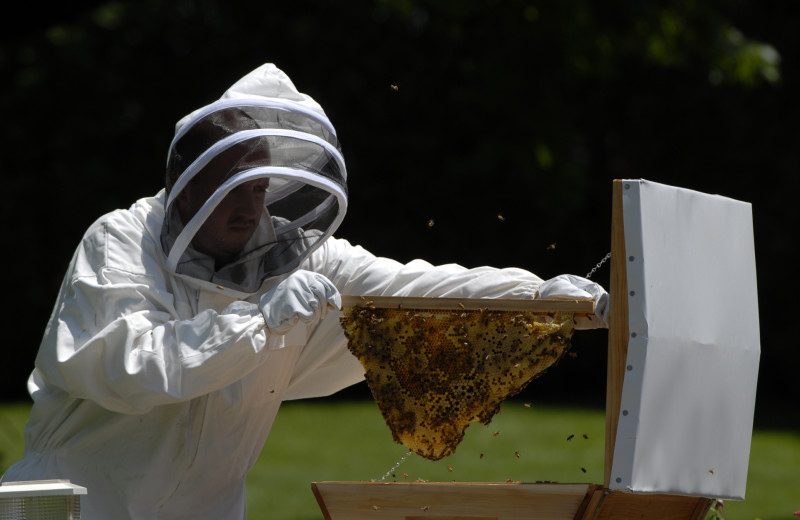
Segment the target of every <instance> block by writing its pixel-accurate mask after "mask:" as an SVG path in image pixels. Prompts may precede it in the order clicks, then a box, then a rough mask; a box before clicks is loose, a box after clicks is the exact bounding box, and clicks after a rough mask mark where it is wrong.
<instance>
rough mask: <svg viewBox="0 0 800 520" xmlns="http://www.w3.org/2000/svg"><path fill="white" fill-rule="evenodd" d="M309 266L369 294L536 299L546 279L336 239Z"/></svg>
mask: <svg viewBox="0 0 800 520" xmlns="http://www.w3.org/2000/svg"><path fill="white" fill-rule="evenodd" d="M309 268H310V270H314V271H317V272H321V273H323V274H324V275H325V276H327V277H328V278H329V279H330V280H331V281H333V283H334V285H336V287H337V288H338V289H339V291H340V292H341V293H342V294H354V295H370V296H416V297H422V296H428V297H440V298H443V297H452V298H518V299H533V298H535V296H536V291H537V289H538V288H539V286H540V285H541V284H542V282H543V280H542V279H541V278H539V277H538V276H536V275H535V274H533V273H531V272H528V271H526V270H523V269H517V268H504V269H498V268H495V267H486V266H484V267H476V268H472V269H467V268H466V267H463V266H460V265H457V264H445V265H437V266H434V265H431V264H430V263H428V262H426V261H424V260H413V261H411V262H409V263H407V264H401V263H400V262H397V261H395V260H391V259H388V258H381V257H376V256H375V255H373V254H371V253H370V252H369V251H367V250H365V249H364V248H362V247H360V246H353V245H351V244H350V243H349V242H348V241H347V240H342V239H333V238H332V239H329V240H327V241H326V242H325V244H324V245H323V247H322V248H321V250H320V252H318V253H315V254H314V255H313V256H312V258H311V260H310V261H309Z"/></svg>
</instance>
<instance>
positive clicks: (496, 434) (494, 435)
mask: <svg viewBox="0 0 800 520" xmlns="http://www.w3.org/2000/svg"><path fill="white" fill-rule="evenodd" d="M498 435H500V432H494V433H493V434H492V437H497V436H498Z"/></svg>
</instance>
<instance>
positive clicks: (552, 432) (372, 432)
mask: <svg viewBox="0 0 800 520" xmlns="http://www.w3.org/2000/svg"><path fill="white" fill-rule="evenodd" d="M28 409H29V406H28V405H27V404H19V405H2V406H0V470H4V469H5V467H7V466H8V465H9V464H11V463H12V462H13V461H15V460H17V459H18V458H19V457H20V456H21V455H22V428H23V426H24V423H25V419H26V417H27V412H28ZM495 432H499V433H498V434H497V435H494V433H495ZM603 432H604V414H603V411H602V410H584V409H577V408H558V407H553V406H539V405H536V404H535V403H534V404H533V406H532V407H531V408H526V407H525V406H523V403H522V402H521V401H515V400H509V401H507V402H506V403H505V404H504V405H503V409H502V412H501V413H500V414H498V415H497V416H495V418H494V420H493V421H492V423H491V424H490V425H489V426H483V425H479V424H473V425H471V426H470V427H469V428H468V429H467V433H466V436H465V439H464V441H463V442H462V443H461V445H459V447H458V450H457V451H456V453H454V454H453V455H452V456H450V457H447V458H446V459H444V460H442V461H439V462H430V461H426V460H424V459H422V458H420V457H418V456H416V455H414V456H411V457H410V458H408V459H407V460H406V461H405V462H404V463H403V464H401V465H400V466H399V467H398V468H397V469H396V471H395V472H394V476H389V477H388V478H387V480H388V481H391V480H397V481H404V480H407V481H413V480H417V479H425V480H430V481H451V480H457V481H461V482H469V481H473V482H498V481H500V482H502V481H505V480H507V479H512V480H521V481H524V482H535V481H540V480H551V481H557V482H588V483H602V481H603V446H604V434H603ZM584 434H585V435H586V437H588V438H584ZM570 435H574V437H572V439H571V440H567V438H568V437H569V436H570ZM516 453H519V457H517V455H516ZM405 454H406V450H405V449H404V448H403V447H402V446H399V445H397V444H395V443H394V442H393V441H392V438H391V434H390V432H389V429H388V427H387V426H386V424H385V423H384V422H383V419H382V418H381V416H380V413H379V411H378V409H377V407H376V405H375V404H374V403H372V402H368V401H358V402H340V401H335V400H324V399H320V400H313V401H298V402H289V403H286V404H285V405H284V406H283V408H282V409H281V412H280V413H279V414H278V419H277V421H276V423H275V426H274V428H273V431H272V433H271V435H270V439H269V441H268V442H267V446H266V447H265V449H264V451H263V452H262V454H261V457H260V458H259V460H258V462H257V463H256V466H255V467H254V468H253V470H252V471H251V472H250V476H249V477H248V481H247V488H248V489H247V491H248V508H249V518H251V519H254V520H261V519H281V520H320V519H321V518H322V515H321V514H320V510H319V507H318V505H317V503H316V500H315V499H314V496H313V494H312V492H311V482H314V481H323V480H345V481H366V480H370V479H375V480H378V479H380V478H381V477H383V475H384V474H385V473H386V472H387V471H388V470H389V469H390V468H391V467H392V466H393V465H394V464H395V462H397V461H398V460H400V459H401V458H402V457H403V456H404V455H405ZM481 454H483V457H481ZM798 468H800V434H798V433H797V432H796V431H785V430H756V432H755V433H754V436H753V442H752V447H751V453H750V470H749V475H748V487H747V499H746V500H745V501H743V502H734V501H728V502H726V503H725V507H724V509H723V514H724V517H725V519H726V520H754V519H756V518H758V519H760V520H778V519H788V518H794V517H793V516H792V513H793V512H794V511H797V510H800V471H798ZM584 469H585V470H586V472H585V473H584V471H583V470H584ZM406 475H407V476H406Z"/></svg>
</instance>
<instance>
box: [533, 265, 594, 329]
mask: <svg viewBox="0 0 800 520" xmlns="http://www.w3.org/2000/svg"><path fill="white" fill-rule="evenodd" d="M537 297H538V298H549V299H553V300H577V299H592V300H594V302H595V305H594V316H576V317H575V328H576V329H600V328H604V329H607V328H608V307H609V302H608V293H607V292H606V290H605V289H603V288H602V287H601V286H599V285H597V284H596V283H594V282H592V281H591V280H589V279H587V278H581V277H580V276H575V275H572V274H562V275H559V276H556V277H555V278H551V279H549V280H547V281H546V282H544V283H543V284H542V285H540V286H539V294H538V296H537Z"/></svg>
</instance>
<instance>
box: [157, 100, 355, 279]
mask: <svg viewBox="0 0 800 520" xmlns="http://www.w3.org/2000/svg"><path fill="white" fill-rule="evenodd" d="M346 178H347V174H346V169H345V164H344V159H343V157H342V153H341V147H340V145H339V142H338V139H337V137H336V134H335V131H334V129H333V127H332V125H331V124H330V122H329V121H328V119H327V118H326V117H325V116H324V115H323V114H321V111H317V110H311V109H309V108H308V107H306V106H303V105H302V104H300V103H296V102H293V101H291V100H287V99H277V98H260V99H259V98H254V99H241V98H238V99H222V100H220V101H217V102H216V103H213V104H211V105H208V106H207V107H205V108H203V109H201V110H199V111H197V112H196V113H194V114H192V115H191V116H190V118H189V119H188V120H186V121H185V122H184V123H183V124H182V125H181V126H180V128H179V130H178V131H177V133H176V135H175V138H174V139H173V142H172V145H171V146H170V150H169V156H168V159H167V178H166V188H167V200H166V213H165V219H164V225H163V227H162V232H161V245H162V247H163V250H164V252H165V254H166V255H167V267H168V269H170V270H172V271H174V272H176V273H180V274H186V275H189V276H192V277H196V278H200V279H204V280H208V281H211V282H214V283H216V284H219V285H223V286H225V287H229V288H232V289H236V290H239V291H243V292H248V293H252V292H255V291H257V290H258V288H259V287H260V285H261V283H262V282H263V280H264V279H266V278H269V277H273V276H278V275H281V274H284V273H287V272H290V271H292V270H294V269H296V268H297V267H298V266H299V265H300V263H301V262H302V261H303V260H304V259H305V258H306V257H307V256H308V255H309V254H310V253H311V252H313V251H314V249H316V248H317V247H318V246H320V245H321V244H322V242H323V241H324V240H325V239H327V238H328V237H329V236H330V235H331V234H333V232H334V231H335V229H336V228H337V227H338V226H339V224H340V222H341V220H342V219H343V218H344V214H345V211H346V206H347V187H346ZM259 179H268V180H269V185H268V188H267V191H266V193H265V196H264V211H263V214H262V217H261V220H260V222H259V223H258V226H257V229H256V230H255V232H254V233H253V235H252V236H251V237H250V239H249V240H248V242H247V244H246V245H245V246H244V248H243V249H242V250H241V251H240V252H239V253H238V254H237V255H236V256H235V258H234V259H233V260H232V261H230V262H228V263H227V264H226V265H224V266H222V267H220V266H219V265H215V262H214V260H213V259H212V258H210V257H209V256H208V255H205V254H203V253H201V252H199V251H197V250H195V248H194V247H193V245H192V242H193V240H194V239H195V237H196V235H197V233H198V231H200V230H201V229H202V227H203V224H204V223H205V222H206V220H207V219H208V217H209V216H210V215H211V214H212V213H213V211H214V209H215V208H216V207H217V205H218V204H219V203H220V202H221V201H222V200H224V198H225V197H226V196H227V195H228V194H230V193H231V192H232V191H233V190H236V189H237V188H239V187H241V185H242V184H244V183H247V182H250V181H255V180H259ZM208 186H211V187H210V188H209V187H208ZM187 187H192V188H191V189H201V188H202V189H205V190H206V191H207V192H209V193H210V194H209V196H208V199H207V200H206V202H205V204H203V205H202V207H200V208H199V209H198V210H197V211H196V212H195V213H194V215H193V216H191V217H187V216H186V215H181V212H180V210H179V204H178V203H177V201H178V199H179V197H180V194H181V192H183V191H184V190H187Z"/></svg>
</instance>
